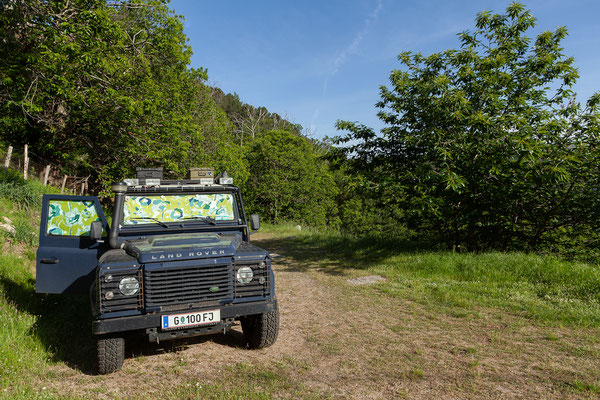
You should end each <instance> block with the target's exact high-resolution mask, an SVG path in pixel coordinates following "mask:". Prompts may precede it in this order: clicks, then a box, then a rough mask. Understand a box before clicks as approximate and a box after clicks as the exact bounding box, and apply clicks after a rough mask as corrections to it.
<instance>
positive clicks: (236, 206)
mask: <svg viewBox="0 0 600 400" xmlns="http://www.w3.org/2000/svg"><path fill="white" fill-rule="evenodd" d="M215 194H223V195H229V196H231V199H232V206H233V218H232V219H227V220H216V219H214V217H213V216H209V217H210V218H212V219H214V222H215V224H211V223H209V222H207V221H205V220H203V218H202V217H205V216H198V219H193V218H191V219H185V218H186V217H189V216H186V215H183V216H182V218H180V219H177V220H173V221H169V220H165V221H163V220H160V218H159V220H160V221H161V224H166V225H167V226H168V227H171V226H178V227H179V226H183V225H185V226H194V225H197V226H211V227H217V226H224V225H232V224H234V225H239V224H240V223H243V221H242V212H240V211H241V208H240V201H241V197H240V195H239V191H238V190H233V189H230V190H222V189H221V190H206V189H205V190H178V191H171V190H169V191H162V190H154V191H147V190H144V191H138V190H136V191H129V190H128V191H127V193H126V194H125V196H136V197H149V198H153V197H157V196H196V195H215ZM123 203H125V198H124V199H123ZM119 218H120V221H121V223H120V228H121V229H122V230H131V229H134V230H135V229H136V228H153V227H159V228H161V229H166V228H164V227H161V224H159V223H158V222H157V221H155V220H153V219H151V218H156V216H149V218H148V220H147V221H146V220H143V219H141V220H138V221H139V222H138V223H136V224H125V207H123V211H122V213H121V215H120V216H119Z"/></svg>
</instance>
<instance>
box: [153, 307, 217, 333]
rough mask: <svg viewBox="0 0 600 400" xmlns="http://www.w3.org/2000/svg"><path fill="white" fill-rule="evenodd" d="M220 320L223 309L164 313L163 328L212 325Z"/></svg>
mask: <svg viewBox="0 0 600 400" xmlns="http://www.w3.org/2000/svg"><path fill="white" fill-rule="evenodd" d="M219 321H221V310H210V311H197V312H192V313H185V314H173V315H163V316H162V328H163V329H175V328H184V327H189V326H199V325H210V324H214V323H216V322H219Z"/></svg>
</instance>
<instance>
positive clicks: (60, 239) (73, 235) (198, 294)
mask: <svg viewBox="0 0 600 400" xmlns="http://www.w3.org/2000/svg"><path fill="white" fill-rule="evenodd" d="M161 175H162V172H160V171H158V170H138V179H132V180H127V181H126V182H118V183H115V184H113V185H112V190H113V192H114V207H113V217H112V224H111V227H110V228H109V226H108V224H107V220H106V217H105V215H104V213H103V212H102V208H101V207H100V203H99V201H98V198H97V197H94V196H66V195H45V196H44V198H43V209H42V223H41V228H40V246H39V249H38V252H37V263H36V267H37V277H36V278H37V292H39V293H78V292H79V293H82V292H85V293H90V300H91V307H92V313H93V315H94V321H93V323H92V327H91V328H92V332H93V333H94V334H95V335H97V338H98V341H97V353H98V372H99V373H101V374H106V373H110V372H113V371H116V370H119V369H120V368H121V366H122V364H123V359H124V349H125V340H124V336H125V333H127V332H131V331H137V332H141V333H143V334H144V335H146V336H147V337H148V338H149V339H150V341H153V342H157V343H158V342H159V341H162V340H168V339H176V338H182V337H189V336H196V335H205V334H212V333H223V332H225V333H226V332H227V331H228V330H229V329H231V327H232V326H233V325H234V324H235V323H236V321H239V322H240V323H241V326H242V330H243V333H244V337H245V339H246V341H247V344H248V346H249V347H250V348H254V349H258V348H263V347H266V346H270V345H271V344H273V343H274V342H275V340H276V338H277V334H278V330H279V310H278V307H277V300H276V298H275V281H274V277H273V271H272V269H271V257H270V256H269V254H268V253H267V252H266V251H265V250H263V249H261V248H259V247H256V246H254V245H252V244H251V243H250V233H251V230H257V229H258V228H259V218H258V216H257V215H252V216H250V225H249V224H248V222H247V219H246V213H245V211H244V205H243V201H242V195H241V193H240V190H239V188H238V187H236V186H234V185H233V182H232V180H231V178H228V177H227V176H226V174H223V175H224V176H220V177H217V178H216V179H213V177H212V173H211V172H210V171H209V172H208V173H207V174H206V175H208V176H205V177H200V178H198V179H190V180H185V181H167V180H163V179H162V176H161Z"/></svg>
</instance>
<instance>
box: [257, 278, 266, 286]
mask: <svg viewBox="0 0 600 400" xmlns="http://www.w3.org/2000/svg"><path fill="white" fill-rule="evenodd" d="M258 283H260V284H261V285H264V284H265V277H264V276H261V277H260V278H258Z"/></svg>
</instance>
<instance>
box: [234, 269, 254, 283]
mask: <svg viewBox="0 0 600 400" xmlns="http://www.w3.org/2000/svg"><path fill="white" fill-rule="evenodd" d="M235 277H236V279H237V281H238V282H239V283H241V284H242V285H245V284H247V283H250V281H252V278H253V277H254V272H252V268H250V267H242V268H240V269H238V270H237V273H236V274H235Z"/></svg>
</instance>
